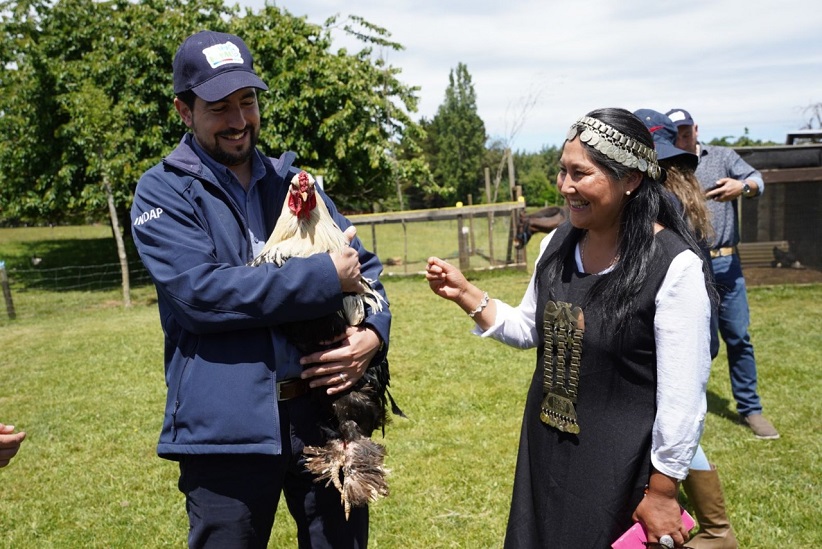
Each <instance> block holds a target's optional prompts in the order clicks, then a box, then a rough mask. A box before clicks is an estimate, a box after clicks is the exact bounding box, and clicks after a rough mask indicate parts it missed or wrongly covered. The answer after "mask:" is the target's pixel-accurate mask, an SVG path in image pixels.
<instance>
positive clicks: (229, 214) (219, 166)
mask: <svg viewBox="0 0 822 549" xmlns="http://www.w3.org/2000/svg"><path fill="white" fill-rule="evenodd" d="M173 73H174V93H175V95H176V97H175V99H174V106H175V108H176V109H177V112H178V113H179V115H180V118H181V119H182V120H183V122H184V123H185V124H186V126H187V127H188V128H189V129H190V132H189V133H187V134H186V135H185V136H184V137H183V139H182V141H181V142H180V144H179V145H178V146H177V148H176V149H175V150H174V151H173V152H171V154H169V155H168V156H167V157H166V158H164V159H163V161H162V162H161V163H160V164H158V165H156V166H154V167H153V168H151V169H150V170H148V171H147V172H146V173H145V174H144V175H143V176H142V178H141V179H140V181H139V183H138V185H137V189H136V191H135V195H134V204H133V206H132V217H133V234H134V241H135V243H136V245H137V249H138V251H139V253H140V257H141V259H142V260H143V263H144V264H145V266H146V268H147V269H148V271H149V273H150V274H151V277H152V279H153V281H154V283H155V285H156V288H157V296H158V303H159V312H160V322H161V325H162V328H163V333H164V336H165V377H166V385H167V387H168V394H167V399H166V409H165V417H164V420H163V428H162V432H161V434H160V441H159V444H158V448H157V451H158V454H159V455H160V456H161V457H163V458H167V459H172V460H176V461H178V462H179V465H180V480H179V488H180V490H181V491H182V492H183V493H184V494H185V496H186V510H187V512H188V516H189V522H190V530H189V540H188V541H189V545H190V546H191V547H266V546H267V544H268V540H269V537H270V533H271V528H272V526H273V523H274V515H275V511H276V509H277V504H278V502H279V499H280V493H281V492H282V493H284V495H285V500H286V503H287V505H288V508H289V511H290V512H291V514H292V515H293V517H294V519H295V521H296V523H297V527H298V539H299V544H300V547H309V546H310V547H335V548H336V547H340V548H343V547H345V548H363V547H366V545H367V540H368V509H367V508H355V509H352V511H351V515H350V519H349V520H347V521H346V519H345V515H344V512H343V508H342V505H341V504H340V494H339V492H337V491H336V489H334V488H333V487H331V488H328V487H326V486H325V484H324V483H315V482H313V477H312V475H311V474H309V473H308V472H307V471H306V470H305V469H304V467H303V458H302V449H303V447H304V446H306V445H319V444H321V443H322V442H323V440H322V433H321V432H320V430H319V427H318V423H319V418H320V414H321V411H320V408H319V406H318V405H317V404H316V403H315V401H314V400H312V399H311V397H310V395H309V394H308V393H309V388H314V387H321V388H323V389H325V390H327V392H328V393H329V394H334V393H338V392H340V391H345V390H346V389H349V388H351V387H352V386H353V385H354V384H355V383H356V382H357V381H358V380H359V378H360V377H362V374H363V372H364V371H365V369H366V367H367V366H368V364H369V363H370V362H371V361H372V360H381V359H382V358H383V357H384V354H385V353H387V343H388V334H389V328H390V324H391V315H390V313H389V312H388V309H387V308H385V309H384V310H383V311H382V312H376V313H372V314H371V315H370V316H369V317H368V318H367V320H366V322H365V323H364V324H363V325H362V326H360V327H357V328H349V330H348V332H347V333H346V336H345V339H344V340H343V341H342V344H341V345H340V346H339V347H337V348H334V349H332V350H328V351H323V352H319V353H314V354H312V355H309V356H307V357H301V356H300V355H299V353H298V351H297V350H296V348H294V347H293V346H292V345H290V344H289V343H287V342H286V340H285V338H284V337H283V335H282V334H281V332H280V331H279V330H278V329H277V326H278V325H280V324H283V323H285V322H291V321H298V320H309V319H313V318H319V317H322V316H325V315H327V314H329V313H331V312H334V311H336V310H338V309H340V307H341V304H342V294H343V292H353V291H357V290H359V288H360V287H359V278H360V275H361V273H362V275H363V276H365V277H366V278H369V279H371V280H375V281H376V280H378V277H379V275H380V273H381V272H382V266H381V265H380V262H379V260H378V259H377V257H376V256H375V255H373V254H371V253H369V252H367V251H365V250H364V249H363V248H362V246H361V243H360V242H359V240H358V239H356V238H354V232H353V230H351V229H349V230H348V231H347V235H348V236H349V238H351V239H352V241H351V245H350V247H349V248H348V249H347V250H346V251H345V252H342V253H335V254H317V255H314V256H311V257H309V258H292V259H290V260H289V261H288V262H286V263H285V264H284V265H283V266H282V267H281V268H278V267H277V266H276V265H273V264H263V265H261V266H259V267H249V266H248V265H247V264H248V263H249V261H251V260H252V259H253V257H254V256H255V255H256V254H257V253H258V252H259V251H260V250H261V249H262V246H263V245H264V244H265V241H266V239H267V238H268V235H269V234H270V233H271V230H272V229H273V225H274V223H275V221H276V219H277V218H278V216H279V214H280V209H281V207H282V204H283V202H284V200H285V196H286V192H287V188H288V182H289V181H290V179H291V177H292V176H293V175H294V174H295V173H297V172H298V170H297V169H295V168H294V167H292V165H291V163H292V162H293V160H294V154H293V153H285V154H283V155H282V156H280V157H279V158H268V157H266V156H264V155H263V154H262V153H261V152H260V151H259V150H258V149H257V147H256V143H257V138H258V136H259V132H260V113H259V108H258V104H257V93H258V91H259V90H262V91H265V90H267V89H268V88H267V87H266V85H265V84H264V83H263V82H262V80H260V78H259V77H258V76H257V74H256V73H255V72H254V69H253V67H252V57H251V52H250V51H249V50H248V48H247V47H246V45H245V43H244V42H243V41H242V40H241V39H240V38H238V37H237V36H234V35H230V34H223V33H216V32H210V31H203V32H199V33H197V34H195V35H193V36H191V37H189V38H188V39H186V41H185V42H184V43H183V44H182V45H181V46H180V48H179V49H178V50H177V53H176V55H175V58H174V63H173ZM321 197H322V199H323V200H325V202H326V204H327V206H328V208H329V211H330V212H331V215H332V216H333V218H334V220H335V221H336V223H337V224H338V225H339V226H340V227H341V228H343V229H346V228H350V225H351V224H350V222H348V221H347V220H346V219H345V218H344V217H343V216H342V215H340V214H339V213H338V212H337V209H336V208H335V207H334V205H333V203H332V202H331V201H330V199H329V198H328V197H327V196H325V195H324V194H322V193H321ZM376 286H377V288H378V290H379V291H380V292H381V293H382V294H383V295H384V290H383V288H382V286H381V285H380V284H379V283H378V282H377V283H376ZM301 359H302V362H303V363H304V364H312V366H310V367H307V368H305V369H304V368H303V366H301Z"/></svg>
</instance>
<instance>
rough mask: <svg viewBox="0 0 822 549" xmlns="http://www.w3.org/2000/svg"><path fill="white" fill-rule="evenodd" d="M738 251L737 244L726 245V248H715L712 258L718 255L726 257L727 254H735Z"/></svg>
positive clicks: (712, 251)
mask: <svg viewBox="0 0 822 549" xmlns="http://www.w3.org/2000/svg"><path fill="white" fill-rule="evenodd" d="M735 253H736V246H726V247H724V248H714V249H713V250H711V259H716V258H717V257H725V256H726V255H733V254H735Z"/></svg>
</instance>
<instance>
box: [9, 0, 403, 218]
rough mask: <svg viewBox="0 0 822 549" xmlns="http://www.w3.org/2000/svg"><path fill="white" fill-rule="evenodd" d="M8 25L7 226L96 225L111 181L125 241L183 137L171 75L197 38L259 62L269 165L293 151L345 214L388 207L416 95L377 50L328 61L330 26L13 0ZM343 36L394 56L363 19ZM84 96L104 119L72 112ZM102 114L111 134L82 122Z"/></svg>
mask: <svg viewBox="0 0 822 549" xmlns="http://www.w3.org/2000/svg"><path fill="white" fill-rule="evenodd" d="M0 14H2V15H0V17H2V20H0V82H2V86H3V91H4V93H3V94H2V95H0V130H2V131H3V133H4V134H5V135H6V136H7V141H6V146H4V147H2V148H0V178H2V181H3V185H2V186H0V220H3V221H5V222H10V221H14V220H18V221H44V220H51V221H55V222H59V221H64V220H70V219H75V218H77V217H80V218H93V219H99V218H101V217H102V216H103V215H104V212H105V211H107V204H108V196H107V194H106V192H105V188H106V187H105V185H104V184H103V183H102V181H103V174H104V173H105V174H108V175H107V177H108V178H109V181H110V187H111V191H112V197H113V199H114V202H115V207H116V210H117V211H118V216H119V217H120V218H121V221H122V222H123V224H124V225H125V227H126V228H128V227H129V226H130V225H129V224H128V217H127V212H128V208H129V206H130V204H131V199H132V193H133V189H134V186H135V184H136V182H137V180H138V179H139V177H140V175H141V174H142V173H143V172H144V171H145V170H146V169H147V168H148V167H150V166H151V165H153V164H154V163H156V162H158V161H159V160H160V159H161V158H162V157H163V155H164V154H167V153H168V151H169V150H170V149H171V148H172V147H173V146H174V144H175V143H176V142H177V141H179V139H180V137H181V135H182V134H183V133H184V131H185V127H184V125H183V124H182V123H181V122H180V121H179V119H178V116H177V114H176V112H175V110H174V108H173V102H172V98H173V95H172V84H171V80H172V75H171V70H170V68H171V64H172V59H173V56H174V54H175V52H176V49H177V47H178V45H179V44H180V43H181V42H182V41H183V40H184V39H185V37H187V36H189V35H190V34H192V33H194V32H196V31H198V30H201V29H203V28H210V29H213V30H217V31H227V32H234V33H236V34H239V35H240V36H243V38H244V39H245V40H246V42H247V43H248V45H249V47H250V48H251V50H252V51H253V52H254V54H255V65H256V67H257V69H258V71H259V72H260V74H261V76H262V77H263V79H264V80H266V81H267V82H268V84H269V86H270V87H271V92H270V93H268V94H262V97H261V103H262V113H261V114H262V116H263V127H264V128H265V130H264V134H263V136H262V139H261V145H262V146H263V148H264V150H266V152H269V153H271V154H277V153H279V152H281V151H282V150H284V149H293V150H295V151H296V152H297V153H298V155H299V158H298V163H300V164H301V165H304V166H305V167H306V168H308V169H313V170H314V171H316V172H317V173H320V174H323V175H325V176H326V177H327V180H328V183H329V184H328V187H327V188H328V189H329V190H330V191H332V192H334V195H335V199H336V200H337V201H338V203H339V204H341V205H342V206H344V207H346V206H347V207H349V208H365V207H368V206H370V203H371V202H372V201H373V200H379V199H382V198H384V197H386V196H391V195H392V194H393V181H394V180H395V176H394V174H395V173H396V170H397V169H398V168H401V165H400V164H398V163H397V162H396V161H393V160H392V159H391V158H390V155H389V154H387V153H389V152H390V151H391V150H392V149H393V148H394V147H396V146H397V144H398V143H399V142H400V140H401V139H402V135H403V133H404V132H405V131H406V130H407V129H408V128H413V127H414V126H415V123H414V122H413V120H411V118H410V116H409V114H408V111H412V110H413V109H415V108H416V97H415V95H414V94H415V92H416V88H413V87H410V86H406V85H403V84H402V83H401V82H400V81H399V80H398V78H397V75H398V73H399V70H398V69H395V68H393V67H390V66H387V65H386V64H385V63H383V62H382V61H381V60H379V59H372V50H371V49H370V48H363V49H362V50H361V51H359V52H357V53H355V54H353V55H349V54H348V53H347V52H345V51H340V52H332V51H330V46H331V39H330V34H329V33H330V30H329V28H330V27H329V25H331V24H334V23H335V20H329V22H327V24H326V26H325V27H319V26H317V25H311V24H309V23H307V22H306V21H305V20H304V19H302V18H296V17H293V16H291V15H289V14H288V13H287V12H285V11H283V10H280V9H278V8H276V7H274V6H266V7H265V8H264V9H263V10H261V11H260V12H259V13H253V12H252V11H251V10H247V11H246V13H245V14H244V16H242V17H241V16H240V15H239V12H238V8H227V7H226V6H225V5H224V3H223V1H222V0H147V1H143V2H131V1H129V0H108V1H105V0H104V1H98V2H86V1H85V0H60V1H58V2H54V3H51V2H48V1H45V0H23V1H20V2H12V1H8V0H7V1H0ZM345 28H347V29H349V31H350V32H354V33H356V34H357V36H359V37H360V38H361V39H362V40H363V41H364V42H366V43H367V44H369V45H376V46H378V47H392V48H398V47H400V46H399V45H398V44H394V43H392V42H390V41H388V40H387V38H386V37H387V35H388V33H387V32H386V31H384V30H383V29H380V28H379V27H375V26H373V25H370V24H368V23H367V22H365V21H362V20H361V19H358V18H351V19H350V20H347V22H346V23H345ZM95 90H96V91H95ZM97 92H99V93H97ZM84 96H88V97H89V100H94V101H99V100H100V98H105V104H106V105H107V106H106V108H105V109H94V111H93V112H92V111H91V110H88V109H86V110H78V106H79V105H83V104H85V100H84V99H83V97H84ZM106 110H107V111H108V112H109V113H110V114H111V116H109V117H107V118H106V120H105V123H100V122H101V119H98V120H96V121H95V120H89V119H88V117H89V116H98V115H100V114H102V113H103V112H104V111H106ZM87 124H92V125H93V127H95V128H102V129H103V131H102V133H100V134H99V135H98V137H97V138H96V139H97V140H98V141H99V142H102V143H103V145H104V146H103V147H102V150H101V149H100V148H99V147H96V146H93V147H92V146H90V144H89V134H88V133H84V132H83V131H82V128H83V127H84V125H87ZM98 152H99V153H100V154H101V155H102V156H99V155H97V153H98ZM92 159H94V162H92V161H91V160H92ZM101 166H104V169H103V168H102V167H101ZM126 234H128V231H127V233H126Z"/></svg>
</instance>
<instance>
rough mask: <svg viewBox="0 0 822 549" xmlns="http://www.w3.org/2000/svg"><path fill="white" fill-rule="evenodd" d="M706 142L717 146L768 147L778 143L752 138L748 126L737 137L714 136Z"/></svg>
mask: <svg viewBox="0 0 822 549" xmlns="http://www.w3.org/2000/svg"><path fill="white" fill-rule="evenodd" d="M708 144H709V145H716V146H719V147H770V146H773V145H779V143H774V142H773V141H763V140H762V139H754V138H752V137H751V136H750V135H749V131H748V128H745V131H744V133H743V134H742V135H741V136H739V137H734V136H733V135H725V136H723V137H714V138H713V139H711V140H710V141H709V142H708Z"/></svg>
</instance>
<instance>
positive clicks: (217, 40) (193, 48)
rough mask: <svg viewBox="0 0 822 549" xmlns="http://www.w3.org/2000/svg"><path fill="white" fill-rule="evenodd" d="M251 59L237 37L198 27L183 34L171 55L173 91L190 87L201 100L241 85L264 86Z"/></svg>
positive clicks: (214, 98) (213, 98)
mask: <svg viewBox="0 0 822 549" xmlns="http://www.w3.org/2000/svg"><path fill="white" fill-rule="evenodd" d="M252 63H253V59H252V57H251V52H250V51H249V49H248V47H247V46H246V45H245V42H243V41H242V39H241V38H240V37H238V36H235V35H233V34H226V33H224V32H213V31H200V32H198V33H197V34H193V35H191V36H189V37H188V38H186V40H185V42H183V43H182V44H181V45H180V47H179V48H178V49H177V53H176V54H175V55H174V62H173V63H172V69H173V73H174V93H175V95H179V94H181V93H183V92H186V91H189V90H191V91H193V92H194V93H195V94H196V95H197V96H198V97H199V98H201V99H203V100H205V101H219V100H220V99H223V98H224V97H228V96H229V95H231V94H232V93H234V92H235V91H237V90H239V89H242V88H258V89H261V90H267V89H268V86H266V85H265V83H264V82H263V81H262V80H260V77H259V76H257V73H256V72H254V68H253V66H252Z"/></svg>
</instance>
